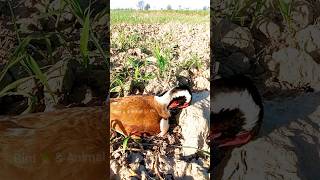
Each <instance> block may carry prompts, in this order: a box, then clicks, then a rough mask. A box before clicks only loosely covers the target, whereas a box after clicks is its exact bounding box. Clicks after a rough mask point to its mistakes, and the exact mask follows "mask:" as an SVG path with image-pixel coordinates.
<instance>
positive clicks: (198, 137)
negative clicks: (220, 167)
mask: <svg viewBox="0 0 320 180" xmlns="http://www.w3.org/2000/svg"><path fill="white" fill-rule="evenodd" d="M209 121H210V92H209V91H203V92H200V93H194V94H193V95H192V105H191V106H189V107H187V108H185V109H183V110H182V112H181V114H180V116H179V119H178V122H179V125H180V126H181V129H182V132H181V134H182V136H183V139H184V140H183V142H182V146H183V148H182V152H183V155H185V156H188V155H192V154H194V153H196V152H197V149H196V148H199V149H201V150H205V151H209V147H208V145H207V144H206V139H207V136H208V133H209V125H210V122H209ZM189 147H192V148H189Z"/></svg>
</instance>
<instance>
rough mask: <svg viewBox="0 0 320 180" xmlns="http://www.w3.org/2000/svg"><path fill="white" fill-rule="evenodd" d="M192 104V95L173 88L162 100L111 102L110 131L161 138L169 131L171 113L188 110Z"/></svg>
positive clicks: (135, 98)
mask: <svg viewBox="0 0 320 180" xmlns="http://www.w3.org/2000/svg"><path fill="white" fill-rule="evenodd" d="M191 100H192V95H191V91H190V90H189V88H188V87H186V86H180V87H175V88H172V89H171V90H169V91H167V92H166V93H164V94H163V95H161V96H150V95H149V96H148V95H145V96H127V97H122V98H114V99H113V98H111V100H110V127H111V128H113V129H114V130H116V131H117V132H119V133H121V134H123V135H125V136H131V137H133V138H139V137H141V136H142V135H156V134H159V135H160V136H163V135H165V134H166V133H167V131H168V129H169V120H168V119H169V117H170V116H171V112H172V111H176V110H177V109H182V108H185V107H187V106H189V105H190V103H191Z"/></svg>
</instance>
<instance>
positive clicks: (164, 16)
mask: <svg viewBox="0 0 320 180" xmlns="http://www.w3.org/2000/svg"><path fill="white" fill-rule="evenodd" d="M110 15H111V16H110V17H111V24H112V25H114V24H121V23H127V24H157V23H169V22H177V23H191V24H203V23H207V22H208V20H209V18H210V13H209V11H202V10H198V11H196V10H193V11H189V10H162V11H156V10H153V11H138V10H111V14H110Z"/></svg>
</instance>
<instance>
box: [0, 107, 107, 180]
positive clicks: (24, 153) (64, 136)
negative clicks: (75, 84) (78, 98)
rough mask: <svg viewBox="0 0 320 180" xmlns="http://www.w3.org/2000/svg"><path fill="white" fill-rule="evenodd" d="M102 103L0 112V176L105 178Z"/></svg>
mask: <svg viewBox="0 0 320 180" xmlns="http://www.w3.org/2000/svg"><path fill="white" fill-rule="evenodd" d="M106 119H107V113H106V110H105V107H104V108H103V107H79V108H70V109H64V110H58V111H56V112H46V113H34V114H27V115H21V116H13V117H10V116H0V179H10V180H18V179H34V180H38V179H39V180H40V179H46V180H51V179H52V180H56V179H108V176H107V167H108V162H109V161H107V157H108V155H107V152H108V150H107V149H108V146H107V142H108V139H107V121H106Z"/></svg>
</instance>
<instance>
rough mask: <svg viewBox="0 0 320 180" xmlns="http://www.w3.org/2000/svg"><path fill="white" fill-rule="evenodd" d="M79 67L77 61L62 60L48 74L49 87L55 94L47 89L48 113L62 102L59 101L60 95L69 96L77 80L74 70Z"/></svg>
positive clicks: (46, 103)
mask: <svg viewBox="0 0 320 180" xmlns="http://www.w3.org/2000/svg"><path fill="white" fill-rule="evenodd" d="M77 65H78V62H77V61H75V60H61V61H58V62H57V63H56V64H55V65H53V66H52V67H51V68H50V69H49V70H48V71H47V72H46V76H47V80H48V85H49V87H50V90H51V91H52V93H53V94H51V93H50V92H49V90H48V89H47V87H45V94H44V95H45V98H44V99H45V105H46V108H45V111H46V112H47V111H52V110H53V109H54V106H55V105H56V104H57V103H58V102H59V100H61V99H59V95H60V94H62V93H63V94H67V93H68V92H69V91H70V90H71V88H72V85H73V81H74V79H75V77H74V68H75V67H76V66H77ZM60 98H61V97H60ZM62 98H63V97H62Z"/></svg>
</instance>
